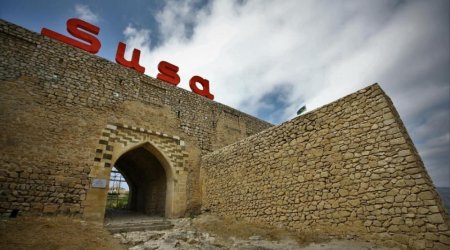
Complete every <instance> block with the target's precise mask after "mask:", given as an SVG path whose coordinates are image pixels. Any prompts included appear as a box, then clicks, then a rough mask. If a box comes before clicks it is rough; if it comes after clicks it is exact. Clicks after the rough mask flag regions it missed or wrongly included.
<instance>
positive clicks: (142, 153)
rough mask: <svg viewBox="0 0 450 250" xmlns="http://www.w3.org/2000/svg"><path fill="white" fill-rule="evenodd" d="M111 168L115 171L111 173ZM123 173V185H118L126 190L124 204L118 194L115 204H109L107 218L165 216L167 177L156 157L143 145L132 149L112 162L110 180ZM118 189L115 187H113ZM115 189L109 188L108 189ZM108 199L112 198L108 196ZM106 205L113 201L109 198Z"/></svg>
mask: <svg viewBox="0 0 450 250" xmlns="http://www.w3.org/2000/svg"><path fill="white" fill-rule="evenodd" d="M114 169H116V170H117V172H114ZM118 174H120V176H123V180H125V182H126V184H125V183H123V182H122V185H120V186H119V188H124V189H126V187H125V186H128V195H127V196H126V199H127V201H126V205H124V203H125V202H124V197H125V196H124V195H123V194H124V193H125V190H123V189H122V190H119V192H120V191H122V196H121V195H120V194H119V195H118V200H119V204H118V206H115V207H114V206H109V208H107V210H106V213H105V215H106V217H110V218H111V217H117V216H119V217H120V216H128V215H133V216H136V215H147V216H148V215H149V216H161V217H163V216H165V213H166V196H167V176H166V172H165V170H164V167H163V165H162V164H161V162H160V161H159V160H158V158H157V157H156V156H155V155H154V154H152V153H151V152H150V151H149V150H147V149H146V148H145V147H144V146H141V147H138V148H135V149H132V150H130V151H128V152H126V153H125V154H123V155H122V156H121V157H120V158H119V159H118V160H117V161H116V162H115V164H114V168H113V171H111V176H110V179H111V180H113V179H116V180H117V179H118V178H120V176H118ZM116 189H117V188H116ZM111 191H115V190H111V188H110V192H109V193H111ZM108 198H114V196H112V197H108ZM108 204H114V201H112V200H111V201H110V199H108V201H107V205H108Z"/></svg>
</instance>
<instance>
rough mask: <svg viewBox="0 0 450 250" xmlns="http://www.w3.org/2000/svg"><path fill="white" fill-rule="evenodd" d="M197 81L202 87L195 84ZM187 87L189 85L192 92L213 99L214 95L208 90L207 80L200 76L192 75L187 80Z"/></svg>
mask: <svg viewBox="0 0 450 250" xmlns="http://www.w3.org/2000/svg"><path fill="white" fill-rule="evenodd" d="M197 83H200V85H202V87H203V88H202V89H199V88H198V87H197V85H196V84H197ZM189 87H191V90H192V91H193V92H194V93H196V94H199V95H201V96H204V97H206V98H208V99H211V100H214V95H212V94H211V93H210V92H209V81H208V80H206V79H203V78H201V77H200V76H193V77H192V78H191V80H189Z"/></svg>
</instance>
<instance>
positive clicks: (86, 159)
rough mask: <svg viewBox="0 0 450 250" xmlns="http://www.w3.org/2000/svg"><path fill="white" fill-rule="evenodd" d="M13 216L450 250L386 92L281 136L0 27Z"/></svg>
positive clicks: (5, 192)
mask: <svg viewBox="0 0 450 250" xmlns="http://www.w3.org/2000/svg"><path fill="white" fill-rule="evenodd" d="M0 42H1V43H0V58H1V60H0V109H1V112H0V129H1V130H0V131H1V132H0V139H1V140H0V214H1V215H3V216H8V215H10V214H11V212H12V211H14V210H19V211H20V213H23V214H26V213H28V214H67V215H79V216H83V217H84V218H86V219H92V220H98V221H101V220H103V218H104V213H105V205H106V195H107V192H108V181H109V178H110V172H111V169H112V167H113V166H114V167H116V168H117V169H118V170H119V171H120V172H121V173H122V174H123V176H124V178H125V179H126V180H127V183H128V184H129V186H130V190H131V191H130V196H129V203H128V205H129V208H130V209H133V210H136V211H139V212H142V213H146V214H156V215H163V216H165V217H169V218H173V217H180V216H185V215H186V214H189V213H192V212H198V211H200V209H204V210H209V211H211V212H212V213H215V214H219V215H224V216H233V217H238V218H241V219H244V220H248V221H254V222H261V223H267V224H272V225H278V226H282V227H285V228H289V229H291V230H298V231H302V230H319V231H323V232H325V233H330V234H335V233H338V232H349V233H354V234H356V235H358V236H360V237H363V238H365V239H369V240H381V241H382V242H384V244H387V245H390V246H398V247H401V248H406V247H410V248H415V249H425V248H434V249H448V248H449V247H450V231H449V217H448V215H447V214H446V212H445V210H444V207H443V205H442V202H441V200H440V198H439V196H438V195H437V193H436V190H435V187H434V185H433V183H432V182H431V179H430V177H429V176H428V174H427V172H426V170H425V168H424V166H423V162H422V161H421V159H420V157H419V155H418V153H417V151H416V149H415V147H414V145H413V144H412V141H411V139H410V138H409V136H408V134H407V132H406V130H405V128H404V126H403V124H402V122H401V120H400V117H399V116H398V114H397V112H396V110H395V108H394V107H393V105H392V103H391V101H390V99H389V98H388V97H387V96H386V95H385V94H384V93H383V91H382V90H381V89H380V87H379V86H378V85H376V84H375V85H372V86H369V87H367V88H365V89H363V90H360V91H358V92H356V93H354V94H352V95H349V96H347V97H344V98H342V99H340V100H338V101H336V102H333V103H331V104H329V105H326V106H324V107H322V108H319V109H317V110H315V111H312V112H310V113H308V114H305V115H302V116H300V117H297V118H295V119H293V120H291V121H288V122H286V123H284V124H281V125H279V126H272V125H271V124H269V123H266V122H264V121H261V120H258V119H256V118H254V117H251V116H249V115H247V114H244V113H242V112H239V111H237V110H234V109H232V108H230V107H227V106H225V105H222V104H219V103H216V102H212V101H210V100H208V99H206V98H203V97H201V96H198V95H196V94H193V93H191V92H189V91H185V90H183V89H180V88H176V87H173V86H170V85H168V84H165V83H163V82H161V81H159V80H156V79H153V78H151V77H148V76H146V75H142V74H139V73H137V72H135V71H133V70H130V69H127V68H124V67H122V66H120V65H117V64H115V63H112V62H109V61H106V60H104V59H102V58H99V57H97V56H94V55H92V54H89V53H86V52H84V51H82V50H79V49H77V48H74V47H71V46H68V45H66V44H63V43H61V42H58V41H54V40H52V39H49V38H46V37H43V36H41V35H39V34H36V33H34V32H31V31H28V30H25V29H23V28H21V27H18V26H16V25H14V24H11V23H8V22H6V21H0Z"/></svg>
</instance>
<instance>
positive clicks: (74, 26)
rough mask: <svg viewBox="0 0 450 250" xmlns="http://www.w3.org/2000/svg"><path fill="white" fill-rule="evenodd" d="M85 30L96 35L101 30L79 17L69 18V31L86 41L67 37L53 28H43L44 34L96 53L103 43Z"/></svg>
mask: <svg viewBox="0 0 450 250" xmlns="http://www.w3.org/2000/svg"><path fill="white" fill-rule="evenodd" d="M83 30H85V31H87V32H89V33H92V34H94V35H98V33H99V32H100V28H99V27H97V26H95V25H92V24H90V23H88V22H85V21H83V20H80V19H78V18H71V19H69V20H67V31H68V32H69V33H70V34H72V36H74V37H76V38H78V39H80V40H83V41H85V42H87V43H88V44H86V43H82V42H80V41H77V40H75V39H72V38H70V37H67V36H65V35H61V34H59V33H57V32H54V31H52V30H49V29H46V28H43V29H42V30H41V34H42V35H44V36H48V37H50V38H53V39H56V40H59V41H61V42H63V43H67V44H69V45H72V46H75V47H77V48H80V49H82V50H85V51H87V52H89V53H92V54H95V53H97V52H98V51H99V50H100V46H101V43H100V41H99V40H98V39H97V37H95V36H93V35H91V34H89V33H86V32H84V31H83Z"/></svg>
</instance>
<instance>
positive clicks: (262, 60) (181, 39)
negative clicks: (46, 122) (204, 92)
mask: <svg viewBox="0 0 450 250" xmlns="http://www.w3.org/2000/svg"><path fill="white" fill-rule="evenodd" d="M0 17H1V18H2V19H5V20H7V21H10V22H13V23H16V24H18V25H21V26H23V27H25V28H28V29H30V30H33V31H36V32H40V30H41V28H43V27H47V28H50V29H52V30H55V31H58V32H61V33H65V22H66V20H67V19H68V18H71V17H79V18H81V19H83V20H85V21H88V22H91V23H93V24H95V25H97V26H99V27H100V28H101V30H100V34H99V37H100V40H101V42H102V48H101V50H100V52H99V54H98V55H99V56H101V57H104V58H107V59H108V60H111V61H114V57H115V52H116V48H117V43H118V42H119V41H123V42H125V43H126V44H127V50H128V52H130V50H131V49H133V48H138V49H140V50H141V51H142V56H141V64H142V65H143V66H145V68H146V71H145V74H147V75H149V76H152V77H155V76H156V74H157V64H158V62H159V61H161V60H165V61H169V62H171V63H173V64H175V65H178V66H179V67H180V72H179V73H180V76H181V84H180V85H179V87H182V88H186V89H189V84H188V81H189V79H190V77H192V76H194V75H200V76H202V77H204V78H207V79H208V80H209V81H210V84H211V92H212V93H213V94H214V95H215V100H216V101H218V102H221V103H224V104H227V105H229V106H231V107H234V108H236V109H239V110H242V111H244V112H247V113H250V114H252V115H255V116H257V117H259V118H261V119H264V120H267V121H269V122H272V123H274V124H279V123H281V122H283V121H286V120H289V119H291V118H293V117H294V115H295V112H296V110H297V109H298V108H299V107H300V106H302V105H304V104H305V105H306V106H307V108H308V110H313V109H315V108H317V107H320V106H322V105H324V104H327V103H329V102H332V101H334V100H336V99H338V98H340V97H343V96H345V95H347V94H350V93H352V92H354V91H356V90H358V89H361V88H364V87H366V86H368V85H370V84H372V83H375V82H378V83H380V85H381V87H382V88H383V89H384V90H385V91H386V92H387V94H388V95H389V96H390V97H391V98H392V100H393V102H394V104H395V106H396V107H397V109H398V111H399V113H400V115H401V117H402V119H403V121H404V122H405V125H406V127H407V129H408V131H409V133H410V135H411V137H412V138H413V141H414V143H415V144H416V147H417V148H418V150H419V153H420V155H421V156H422V158H423V159H424V161H425V165H426V167H427V169H428V171H429V173H430V175H431V177H432V179H433V181H434V183H435V184H436V186H446V187H449V186H450V147H449V141H450V134H449V130H450V124H449V120H450V117H449V116H450V114H449V112H450V108H449V106H450V96H449V95H450V88H449V68H450V67H449V66H450V61H449V53H450V52H449V29H450V27H449V26H450V25H449V23H450V20H449V1H448V0H442V1H441V0H430V1H425V0H423V1H412V0H411V1H400V0H399V1H396V0H388V1H383V0H377V1H373V0H367V1H364V0H354V1H352V0H340V1H339V0H325V1H320V0H315V1H300V0H292V1H288V0H278V1H276V0H272V1H264V0H248V1H246V0H236V1H232V0H223V1H220V0H217V1H213V0H211V1H207V0H192V1H145V0H130V1H118V0H110V1H101V0H92V1H73V0H69V1H44V0H41V1H31V0H30V1H24V0H2V1H1V3H0ZM127 54H128V55H130V54H129V53H127Z"/></svg>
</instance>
